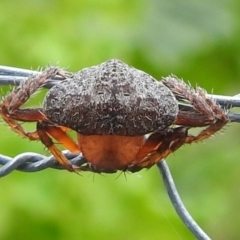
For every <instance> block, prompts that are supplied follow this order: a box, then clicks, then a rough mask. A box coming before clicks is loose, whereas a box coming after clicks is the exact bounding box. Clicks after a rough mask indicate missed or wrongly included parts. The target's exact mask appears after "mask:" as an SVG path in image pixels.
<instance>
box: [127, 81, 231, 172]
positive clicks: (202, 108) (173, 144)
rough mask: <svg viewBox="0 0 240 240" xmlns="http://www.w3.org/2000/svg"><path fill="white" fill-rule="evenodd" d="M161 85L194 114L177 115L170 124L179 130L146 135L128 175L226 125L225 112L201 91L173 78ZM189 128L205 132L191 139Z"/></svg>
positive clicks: (208, 135) (172, 129)
mask: <svg viewBox="0 0 240 240" xmlns="http://www.w3.org/2000/svg"><path fill="white" fill-rule="evenodd" d="M163 83H164V84H165V85H166V86H167V87H169V88H170V89H171V91H172V92H173V93H174V95H175V96H176V98H177V99H178V100H182V101H185V102H186V101H187V102H188V103H190V104H191V105H192V106H193V107H194V112H184V111H180V112H179V114H178V116H177V118H176V120H175V122H174V124H176V125H180V126H179V127H175V128H168V129H166V130H163V131H160V132H158V131H157V132H155V133H153V134H152V135H150V137H149V138H148V139H147V140H146V142H145V144H144V145H143V146H142V147H141V149H140V151H139V153H138V154H137V157H136V159H135V160H134V161H133V162H132V164H131V166H129V168H128V170H129V171H133V172H134V171H138V170H140V169H141V168H150V167H151V166H153V165H154V164H155V163H157V162H159V161H161V160H162V159H163V158H166V157H167V156H168V155H169V154H170V153H172V152H174V151H176V150H177V149H178V148H180V147H181V146H182V145H183V144H185V143H187V144H190V143H193V142H199V141H203V140H205V139H206V138H208V137H210V136H211V135H213V134H214V133H216V132H217V131H219V130H220V129H222V128H223V127H224V126H225V125H226V124H227V123H228V122H229V119H228V116H227V114H226V112H225V110H224V109H222V108H221V107H220V105H218V104H217V103H216V102H214V101H213V100H212V99H210V98H209V97H208V96H207V94H206V92H205V91H204V90H203V89H201V88H196V90H194V89H191V88H190V87H189V86H188V85H187V84H186V83H184V82H183V81H180V80H178V79H176V78H174V77H168V78H165V79H164V80H163ZM191 127H205V129H203V130H202V131H201V132H200V133H199V134H198V135H197V136H193V135H190V134H188V130H189V129H190V128H191Z"/></svg>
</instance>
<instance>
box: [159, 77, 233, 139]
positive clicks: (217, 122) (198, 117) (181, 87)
mask: <svg viewBox="0 0 240 240" xmlns="http://www.w3.org/2000/svg"><path fill="white" fill-rule="evenodd" d="M163 83H164V84H165V85H166V86H167V87H168V88H170V89H171V91H172V92H173V93H174V95H175V96H176V97H177V99H180V100H183V101H187V102H189V103H190V104H191V105H192V106H193V108H194V112H184V111H183V112H182V111H180V112H179V114H178V116H177V118H176V120H175V122H174V124H176V125H181V126H187V127H203V126H207V127H206V128H205V129H204V130H202V131H201V132H200V133H199V134H198V135H197V136H192V135H188V137H186V139H185V143H192V142H199V141H202V140H204V139H206V138H208V137H210V136H211V135H213V134H214V133H216V132H217V131H219V130H220V129H222V128H223V127H224V126H225V125H226V124H227V123H228V122H229V118H228V115H227V112H226V111H225V110H224V109H223V108H221V106H220V105H219V104H217V103H216V102H215V101H214V100H213V99H211V98H209V97H208V95H207V93H206V91H204V90H203V89H202V88H200V87H197V88H196V89H192V88H190V87H189V86H188V85H187V84H186V83H184V82H183V81H181V80H178V79H177V78H175V77H167V78H165V79H164V80H163Z"/></svg>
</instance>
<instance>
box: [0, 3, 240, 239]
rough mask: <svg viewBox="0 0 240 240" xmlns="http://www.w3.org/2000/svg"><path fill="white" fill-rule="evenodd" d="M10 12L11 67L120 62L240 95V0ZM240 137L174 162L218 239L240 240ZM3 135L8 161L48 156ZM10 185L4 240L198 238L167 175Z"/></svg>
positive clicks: (1, 15)
mask: <svg viewBox="0 0 240 240" xmlns="http://www.w3.org/2000/svg"><path fill="white" fill-rule="evenodd" d="M0 6H1V7H0V29H1V32H0V49H1V54H0V64H1V65H9V66H16V67H23V68H32V69H37V68H38V67H45V66H46V65H48V64H50V65H59V66H61V67H64V68H68V69H69V70H70V71H77V70H79V69H81V68H84V67H87V66H91V65H94V64H99V63H101V62H103V61H105V60H107V59H110V58H119V59H121V60H123V61H124V62H127V63H128V64H130V65H133V66H135V67H137V68H140V69H142V70H144V71H146V72H148V73H150V74H152V75H153V76H154V77H156V78H158V79H160V78H161V76H166V75H169V74H171V73H174V74H175V75H177V76H178V77H180V78H183V79H185V80H189V81H190V82H191V84H192V85H193V86H195V85H196V84H198V85H200V86H202V87H204V88H206V89H207V90H208V91H210V92H211V91H212V90H214V93H216V94H224V95H228V94H229V95H234V94H237V93H238V92H239V89H240V82H239V79H240V45H239V40H240V32H239V30H240V25H239V22H240V4H239V1H238V0H222V1H217V0H208V1H206V0H203V1H196V0H192V1H189V0H181V1H180V0H170V1H167V0H163V1H158V0H148V1H146V0H145V1H144V0H138V1H137V0H115V1H112V0H104V1H103V0H99V1H91V0H82V1H74V0H67V1H66V0H59V1H56V0H48V1H46V0H32V1H30V0H22V1H11V0H10V1H6V0H2V1H1V4H0ZM5 90H6V89H5ZM2 92H3V91H2ZM2 95H4V94H3V93H2ZM42 97H43V94H40V96H39V97H37V98H34V100H33V102H32V104H33V105H35V106H37V105H39V104H41V99H42ZM30 127H33V126H30ZM239 131H240V126H238V124H229V126H228V127H226V128H225V131H224V133H223V134H222V133H220V134H217V135H216V137H214V138H212V139H210V140H207V141H205V142H204V143H203V144H198V145H192V146H185V147H184V148H182V149H181V150H179V151H178V152H177V153H175V154H174V155H172V156H170V157H169V158H168V163H169V165H170V168H171V170H172V173H173V175H174V178H175V181H176V183H177V186H178V189H179V192H180V194H181V196H182V198H183V201H184V203H185V204H186V206H187V208H188V209H189V211H190V213H191V214H192V215H193V217H194V218H195V219H196V221H197V222H198V223H199V224H200V226H202V228H203V229H204V230H205V231H206V232H207V233H208V234H209V235H210V236H211V237H212V238H213V239H238V238H239V236H240V229H239V222H240V211H239V208H238V206H239V201H240V190H239V187H238V186H239V183H240V162H239V153H240V152H239V148H238V147H239V134H238V133H239ZM0 133H1V138H0V153H1V154H6V155H9V156H14V155H16V154H19V153H21V152H27V151H32V152H39V153H45V154H48V153H47V152H46V151H45V150H44V149H43V145H42V144H41V143H39V142H29V141H28V140H24V139H21V138H20V137H18V136H16V135H15V134H14V133H13V132H12V131H11V130H9V128H7V127H6V126H5V124H1V125H0ZM0 181H1V184H0V185H1V194H0V203H1V204H0V226H1V228H0V239H2V240H10V239H26V240H27V239H35V240H38V239H45V240H47V239H51V240H54V239H58V240H61V239H69V240H71V239H139V240H140V239H194V238H193V236H192V235H191V233H190V232H189V231H188V230H187V229H186V227H185V226H184V225H183V223H182V222H181V220H180V219H179V218H178V216H177V214H176V213H175V212H174V210H173V207H172V206H171V203H170V202H169V200H168V197H167V193H166V191H165V189H164V187H163V184H162V181H161V179H160V176H159V173H158V170H157V168H156V167H154V168H152V169H150V170H148V171H144V170H143V171H141V172H139V173H136V174H126V175H124V174H120V173H119V174H115V175H97V174H91V173H82V174H81V176H79V175H76V174H70V173H68V172H66V171H54V170H45V171H43V172H39V173H34V174H26V173H19V172H13V173H12V174H10V175H9V176H7V177H4V178H2V179H1V180H0Z"/></svg>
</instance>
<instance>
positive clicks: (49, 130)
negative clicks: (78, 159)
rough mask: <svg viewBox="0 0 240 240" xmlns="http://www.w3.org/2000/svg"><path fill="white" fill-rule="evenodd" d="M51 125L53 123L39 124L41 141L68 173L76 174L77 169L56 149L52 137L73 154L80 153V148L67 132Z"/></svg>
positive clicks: (38, 130)
mask: <svg viewBox="0 0 240 240" xmlns="http://www.w3.org/2000/svg"><path fill="white" fill-rule="evenodd" d="M49 124H51V123H48V122H44V121H41V122H40V121H39V122H37V133H38V135H39V139H40V140H41V142H42V143H43V144H44V145H45V146H46V147H47V149H48V150H49V151H50V152H51V153H52V155H53V156H54V157H55V158H56V160H57V161H58V162H59V164H61V165H62V166H63V167H64V168H66V169H67V170H68V171H70V172H74V171H75V167H74V166H72V164H71V163H70V162H69V161H68V159H67V158H66V157H65V156H64V155H63V154H62V152H61V151H60V150H59V149H58V148H57V147H56V145H55V144H54V143H53V141H52V139H51V137H50V136H52V137H53V138H55V139H56V140H57V141H58V142H60V143H61V144H62V145H64V147H66V148H67V149H69V150H70V151H72V152H75V153H80V150H79V148H78V146H77V145H76V143H75V142H74V141H73V140H72V139H71V138H70V137H69V136H68V135H67V134H66V132H65V131H64V130H63V129H62V128H61V127H57V126H52V125H49ZM49 135H50V136H49Z"/></svg>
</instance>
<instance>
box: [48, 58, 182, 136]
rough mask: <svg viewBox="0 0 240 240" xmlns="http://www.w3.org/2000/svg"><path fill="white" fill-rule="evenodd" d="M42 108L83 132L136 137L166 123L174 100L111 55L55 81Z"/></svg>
mask: <svg viewBox="0 0 240 240" xmlns="http://www.w3.org/2000/svg"><path fill="white" fill-rule="evenodd" d="M44 113H45V114H46V116H47V117H48V118H49V119H50V120H51V121H53V122H55V123H57V124H59V125H63V126H66V127H68V128H71V129H73V130H75V131H77V132H79V133H82V134H84V135H105V134H107V135H122V136H139V135H144V134H147V133H150V132H153V131H155V130H161V129H164V128H166V127H168V126H169V125H171V124H172V123H173V121H174V120H175V118H176V116H177V113H178V105H177V101H176V99H175V97H174V96H173V94H172V93H171V91H170V90H169V89H168V88H167V87H166V86H164V85H163V84H162V83H160V82H158V81H156V80H155V79H154V78H153V77H151V76H150V75H148V74H147V73H145V72H142V71H140V70H137V69H135V68H132V67H129V66H128V65H127V64H125V63H123V62H121V61H119V60H115V59H112V60H109V61H107V62H104V63H102V64H100V65H98V66H94V67H90V68H86V69H83V70H82V71H79V72H78V73H76V74H74V75H73V78H71V79H66V80H64V81H63V82H61V83H59V84H58V85H56V86H54V87H53V88H52V89H51V90H50V91H49V92H48V93H47V95H46V98H45V101H44Z"/></svg>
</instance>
